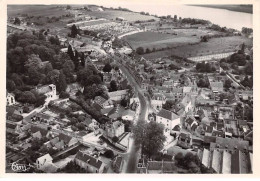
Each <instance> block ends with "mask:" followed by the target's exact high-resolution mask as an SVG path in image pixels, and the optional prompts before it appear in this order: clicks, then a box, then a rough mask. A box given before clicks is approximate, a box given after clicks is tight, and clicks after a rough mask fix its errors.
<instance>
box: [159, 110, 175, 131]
mask: <svg viewBox="0 0 260 181" xmlns="http://www.w3.org/2000/svg"><path fill="white" fill-rule="evenodd" d="M156 122H157V123H161V124H163V125H164V128H165V129H168V130H172V129H173V128H174V127H175V126H176V125H179V124H180V117H179V116H178V115H176V114H174V113H173V112H171V111H168V110H166V109H161V111H160V112H159V113H158V114H157V115H156Z"/></svg>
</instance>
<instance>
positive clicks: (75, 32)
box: [70, 24, 79, 38]
mask: <svg viewBox="0 0 260 181" xmlns="http://www.w3.org/2000/svg"><path fill="white" fill-rule="evenodd" d="M78 33H79V30H78V28H77V27H76V25H75V24H73V25H72V27H71V33H70V36H71V37H72V38H75V37H76V36H77V34H78Z"/></svg>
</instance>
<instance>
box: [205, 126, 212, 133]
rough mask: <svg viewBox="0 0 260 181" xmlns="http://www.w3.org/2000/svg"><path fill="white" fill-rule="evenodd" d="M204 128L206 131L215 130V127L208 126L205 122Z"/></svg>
mask: <svg viewBox="0 0 260 181" xmlns="http://www.w3.org/2000/svg"><path fill="white" fill-rule="evenodd" d="M203 129H204V130H205V132H206V133H212V131H213V127H212V126H208V125H206V124H203Z"/></svg>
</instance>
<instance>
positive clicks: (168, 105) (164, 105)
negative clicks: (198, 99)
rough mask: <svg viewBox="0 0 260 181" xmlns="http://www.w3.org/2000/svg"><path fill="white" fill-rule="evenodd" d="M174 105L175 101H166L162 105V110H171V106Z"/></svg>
mask: <svg viewBox="0 0 260 181" xmlns="http://www.w3.org/2000/svg"><path fill="white" fill-rule="evenodd" d="M174 105H175V101H173V100H167V101H166V102H165V104H163V106H162V107H163V109H166V110H171V109H172V108H173V106H174Z"/></svg>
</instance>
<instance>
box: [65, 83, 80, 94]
mask: <svg viewBox="0 0 260 181" xmlns="http://www.w3.org/2000/svg"><path fill="white" fill-rule="evenodd" d="M78 91H80V92H81V93H83V91H84V87H82V86H81V85H80V84H79V83H77V82H76V83H72V84H68V86H67V88H66V92H67V93H69V94H71V95H75V94H76V93H77V92H78Z"/></svg>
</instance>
